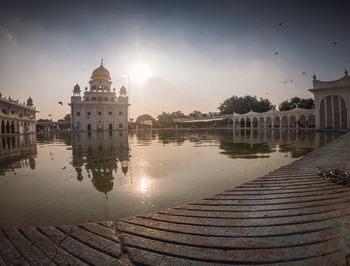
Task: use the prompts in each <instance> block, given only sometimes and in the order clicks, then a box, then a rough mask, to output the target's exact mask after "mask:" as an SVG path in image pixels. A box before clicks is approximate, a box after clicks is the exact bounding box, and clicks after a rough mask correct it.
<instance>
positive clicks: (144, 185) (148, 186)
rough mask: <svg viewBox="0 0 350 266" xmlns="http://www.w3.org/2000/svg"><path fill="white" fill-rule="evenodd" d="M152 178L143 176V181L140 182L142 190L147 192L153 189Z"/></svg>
mask: <svg viewBox="0 0 350 266" xmlns="http://www.w3.org/2000/svg"><path fill="white" fill-rule="evenodd" d="M150 183H151V182H150V180H149V178H147V177H142V178H141V182H140V186H139V190H140V191H141V192H146V191H147V190H150V189H151V184H150Z"/></svg>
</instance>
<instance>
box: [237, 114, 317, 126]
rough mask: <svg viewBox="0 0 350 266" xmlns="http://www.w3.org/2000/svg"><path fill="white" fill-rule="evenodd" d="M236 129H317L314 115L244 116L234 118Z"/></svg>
mask: <svg viewBox="0 0 350 266" xmlns="http://www.w3.org/2000/svg"><path fill="white" fill-rule="evenodd" d="M232 120H233V121H234V122H233V127H234V128H276V127H277V128H315V125H316V119H315V115H314V114H300V115H274V116H260V117H259V116H244V115H238V116H234V117H233V118H232Z"/></svg>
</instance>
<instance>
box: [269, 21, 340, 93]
mask: <svg viewBox="0 0 350 266" xmlns="http://www.w3.org/2000/svg"><path fill="white" fill-rule="evenodd" d="M278 26H280V27H282V26H283V23H282V22H280V23H279V24H278ZM332 44H333V45H337V44H338V41H334V42H332ZM278 54H279V51H275V52H274V55H278ZM301 74H302V75H305V74H306V72H305V71H304V72H302V73H301ZM292 82H293V80H292V79H291V80H290V83H292ZM287 83H288V81H287V80H285V81H284V82H283V85H285V84H287ZM267 95H268V93H267Z"/></svg>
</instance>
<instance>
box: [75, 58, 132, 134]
mask: <svg viewBox="0 0 350 266" xmlns="http://www.w3.org/2000/svg"><path fill="white" fill-rule="evenodd" d="M89 83H90V86H89V87H90V88H89V89H88V88H87V87H86V88H85V92H84V96H83V97H81V96H80V93H81V90H80V86H79V85H78V84H77V85H75V86H74V90H73V96H72V97H71V103H70V106H71V115H72V129H73V130H74V131H104V130H126V129H127V128H128V106H129V100H128V96H127V95H126V89H125V87H124V86H122V87H121V88H120V90H119V94H118V95H117V93H116V92H115V89H113V90H112V89H111V85H112V82H111V76H110V73H109V71H108V70H107V69H106V68H104V67H103V63H101V65H100V66H99V67H98V68H96V69H95V70H94V71H93V72H92V75H91V79H90V81H89Z"/></svg>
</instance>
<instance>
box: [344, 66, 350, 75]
mask: <svg viewBox="0 0 350 266" xmlns="http://www.w3.org/2000/svg"><path fill="white" fill-rule="evenodd" d="M344 74H345V76H347V75H348V74H349V73H348V70H347V69H346V68H345V71H344Z"/></svg>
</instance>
